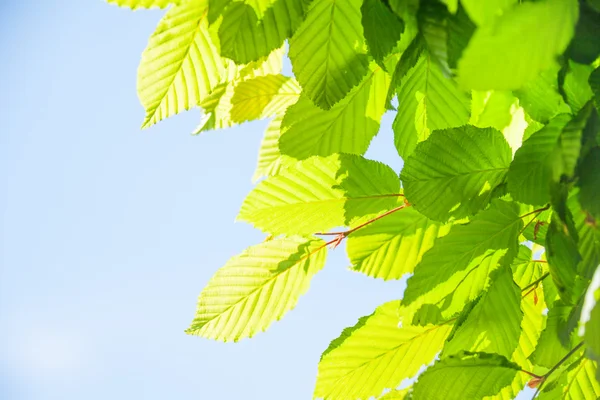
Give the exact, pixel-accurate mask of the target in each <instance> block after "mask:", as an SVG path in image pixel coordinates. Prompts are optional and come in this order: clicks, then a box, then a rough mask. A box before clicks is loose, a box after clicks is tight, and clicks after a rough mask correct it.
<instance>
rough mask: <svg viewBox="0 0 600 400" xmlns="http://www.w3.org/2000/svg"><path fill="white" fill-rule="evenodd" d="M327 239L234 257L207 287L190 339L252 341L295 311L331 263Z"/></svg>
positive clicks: (276, 244)
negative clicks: (258, 334) (301, 298)
mask: <svg viewBox="0 0 600 400" xmlns="http://www.w3.org/2000/svg"><path fill="white" fill-rule="evenodd" d="M326 252H327V249H326V246H325V243H324V242H323V241H322V240H320V239H319V240H307V239H303V238H279V239H273V240H271V241H267V242H264V243H261V244H259V245H256V246H252V247H249V248H248V249H247V250H246V251H244V252H243V253H242V254H240V255H239V256H236V257H233V258H232V259H230V260H229V261H228V262H227V264H225V266H224V267H223V268H221V269H220V270H219V271H217V273H216V274H215V275H214V276H213V278H212V279H211V280H210V282H209V283H208V285H207V286H206V287H205V288H204V290H203V291H202V293H200V297H199V299H198V309H197V311H196V316H195V318H194V321H193V322H192V324H191V326H190V327H189V328H188V329H187V330H186V333H188V334H190V335H197V336H202V337H206V338H209V339H216V340H222V341H228V340H234V341H237V340H239V339H242V338H246V337H252V336H253V335H254V334H256V333H257V332H261V331H264V330H265V329H267V328H268V327H269V325H271V324H272V323H273V322H274V321H278V320H279V319H281V317H282V316H283V315H284V314H285V313H287V312H288V311H290V310H291V309H293V308H294V307H295V305H296V303H297V302H298V298H299V297H300V296H301V295H303V294H304V293H305V292H306V291H307V290H308V286H309V284H310V280H311V278H312V277H313V275H315V274H316V273H317V272H318V271H320V270H321V269H322V268H323V265H324V264H325V256H326Z"/></svg>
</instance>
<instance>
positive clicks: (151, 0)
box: [106, 0, 180, 10]
mask: <svg viewBox="0 0 600 400" xmlns="http://www.w3.org/2000/svg"><path fill="white" fill-rule="evenodd" d="M106 2H107V3H109V4H116V5H117V6H119V7H128V8H131V9H132V10H136V9H138V8H165V7H167V6H169V5H171V4H179V3H180V0H106Z"/></svg>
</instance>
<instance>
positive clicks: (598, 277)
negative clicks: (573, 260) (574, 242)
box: [579, 265, 600, 381]
mask: <svg viewBox="0 0 600 400" xmlns="http://www.w3.org/2000/svg"><path fill="white" fill-rule="evenodd" d="M579 336H583V338H584V340H585V344H586V347H587V349H588V353H589V354H588V355H589V356H590V358H592V359H595V360H596V361H600V265H599V266H598V267H597V268H596V271H595V272H594V275H593V277H592V280H591V282H590V285H589V287H588V288H587V292H586V294H585V297H584V301H583V307H582V309H581V318H580V324H579ZM598 375H599V378H600V371H599V372H598ZM599 381H600V379H599Z"/></svg>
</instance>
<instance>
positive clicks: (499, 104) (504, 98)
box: [469, 90, 516, 132]
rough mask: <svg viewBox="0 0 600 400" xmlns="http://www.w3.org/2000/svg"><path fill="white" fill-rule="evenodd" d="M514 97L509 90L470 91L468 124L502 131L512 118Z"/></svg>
mask: <svg viewBox="0 0 600 400" xmlns="http://www.w3.org/2000/svg"><path fill="white" fill-rule="evenodd" d="M515 103H516V98H515V97H514V96H513V95H512V93H511V92H506V91H498V90H496V91H491V92H478V91H475V90H474V91H473V93H472V102H471V104H472V109H471V120H470V122H469V124H470V125H473V126H476V127H478V128H488V127H490V128H495V129H497V130H499V131H501V132H502V130H503V129H504V128H506V127H507V126H508V125H509V124H510V123H511V120H512V118H513V113H514V111H513V108H514V107H515V105H516V104H515Z"/></svg>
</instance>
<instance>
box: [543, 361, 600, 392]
mask: <svg viewBox="0 0 600 400" xmlns="http://www.w3.org/2000/svg"><path fill="white" fill-rule="evenodd" d="M595 370H596V363H595V362H594V361H592V360H588V359H585V358H583V357H581V358H580V359H579V360H577V361H575V362H574V363H573V364H571V365H570V366H569V368H567V369H566V370H564V371H563V372H562V374H561V376H560V377H559V378H558V380H557V382H556V383H558V384H556V383H555V384H554V385H552V387H551V386H550V384H549V385H546V387H545V388H544V390H542V393H541V394H540V396H539V397H538V398H539V399H540V400H550V399H556V398H560V399H568V400H580V399H584V400H585V399H597V398H598V397H599V396H600V384H599V383H598V382H597V381H596V379H594V372H595Z"/></svg>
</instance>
